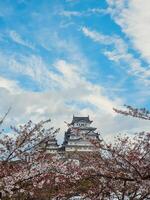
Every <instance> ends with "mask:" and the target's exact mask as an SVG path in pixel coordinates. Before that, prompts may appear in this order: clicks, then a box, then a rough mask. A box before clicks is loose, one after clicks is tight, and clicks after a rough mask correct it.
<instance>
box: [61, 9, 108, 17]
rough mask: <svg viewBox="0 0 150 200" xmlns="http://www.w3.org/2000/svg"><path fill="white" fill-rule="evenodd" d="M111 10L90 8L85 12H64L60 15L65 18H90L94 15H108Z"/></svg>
mask: <svg viewBox="0 0 150 200" xmlns="http://www.w3.org/2000/svg"><path fill="white" fill-rule="evenodd" d="M108 13H109V10H107V9H101V8H90V9H87V10H84V11H74V10H62V11H60V12H59V15H61V16H64V17H69V18H70V17H81V16H82V17H88V16H91V15H93V14H98V15H99V14H100V15H102V14H108Z"/></svg>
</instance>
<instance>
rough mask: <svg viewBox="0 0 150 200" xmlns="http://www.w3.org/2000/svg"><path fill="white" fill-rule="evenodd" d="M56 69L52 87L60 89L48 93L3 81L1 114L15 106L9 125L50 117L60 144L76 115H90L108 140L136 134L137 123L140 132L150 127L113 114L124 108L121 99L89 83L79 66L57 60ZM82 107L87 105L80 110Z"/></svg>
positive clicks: (0, 91) (50, 74)
mask: <svg viewBox="0 0 150 200" xmlns="http://www.w3.org/2000/svg"><path fill="white" fill-rule="evenodd" d="M53 66H54V67H55V68H56V70H57V71H58V73H55V72H53V71H50V73H49V76H50V77H49V84H53V83H54V82H55V84H56V85H57V86H58V87H55V88H50V89H49V90H48V91H46V92H31V91H25V90H23V89H21V88H20V87H19V85H18V83H17V82H15V81H11V80H7V79H4V78H1V79H0V80H1V81H0V83H1V86H2V87H3V88H6V89H5V90H3V88H2V87H1V88H0V97H1V98H0V105H1V107H0V113H5V112H6V110H7V109H8V107H9V106H11V107H12V110H11V112H10V113H9V116H8V118H7V124H9V125H10V124H22V123H24V122H26V121H28V120H29V119H31V120H33V121H34V122H37V121H39V120H41V119H47V118H49V117H50V118H51V119H52V125H54V126H55V127H60V128H61V132H60V134H59V135H58V136H57V137H58V138H59V141H62V140H63V134H64V131H65V129H66V128H67V127H66V126H65V124H64V123H63V122H64V121H68V122H70V121H71V120H72V115H73V114H75V115H79V116H87V115H90V117H91V119H92V120H94V126H96V127H97V128H98V131H100V132H101V133H102V135H103V136H104V137H105V138H107V139H111V138H112V136H113V135H115V134H117V133H118V131H123V132H125V131H127V130H132V131H133V130H134V127H135V126H134V125H135V124H137V129H138V130H140V129H142V128H143V127H144V126H145V127H149V126H148V125H147V124H146V123H143V122H141V123H138V122H137V121H136V120H130V119H129V120H127V119H126V118H121V117H120V116H118V115H116V114H114V113H113V111H112V108H113V107H118V106H119V105H122V104H123V102H122V100H121V99H116V98H115V100H113V101H112V100H111V99H109V97H108V96H106V95H105V93H104V90H103V88H102V87H101V86H99V85H96V84H93V83H91V82H89V81H87V80H86V78H85V77H84V76H83V75H82V73H80V71H78V66H76V65H74V64H71V63H68V62H66V61H65V60H58V61H56V62H55V63H54V64H53ZM41 76H42V74H41ZM12 91H13V92H12ZM17 91H19V92H17ZM78 104H79V105H78ZM80 104H82V105H85V106H83V107H82V106H81V107H80ZM86 104H88V106H86ZM145 127H144V128H145ZM144 128H143V129H144Z"/></svg>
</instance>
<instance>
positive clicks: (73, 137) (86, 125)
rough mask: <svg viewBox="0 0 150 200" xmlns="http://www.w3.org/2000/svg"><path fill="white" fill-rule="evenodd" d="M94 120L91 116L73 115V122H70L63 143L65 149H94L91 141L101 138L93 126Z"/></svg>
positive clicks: (85, 150)
mask: <svg viewBox="0 0 150 200" xmlns="http://www.w3.org/2000/svg"><path fill="white" fill-rule="evenodd" d="M92 122H93V121H91V120H90V119H89V116H88V117H75V116H73V119H72V122H71V123H70V124H68V130H67V131H66V132H65V137H64V142H63V145H62V148H63V149H64V151H66V152H70V151H82V152H89V151H94V149H95V148H94V145H93V144H92V142H91V141H93V140H99V135H98V133H97V132H95V130H96V128H94V127H91V123H92Z"/></svg>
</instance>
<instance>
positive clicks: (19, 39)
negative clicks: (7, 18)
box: [9, 31, 34, 49]
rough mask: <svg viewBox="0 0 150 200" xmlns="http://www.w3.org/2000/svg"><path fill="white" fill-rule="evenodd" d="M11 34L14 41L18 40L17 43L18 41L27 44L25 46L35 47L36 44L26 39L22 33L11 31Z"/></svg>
mask: <svg viewBox="0 0 150 200" xmlns="http://www.w3.org/2000/svg"><path fill="white" fill-rule="evenodd" d="M9 35H10V38H11V39H12V40H13V41H14V42H16V43H18V44H20V45H23V46H25V47H28V48H31V49H34V45H33V44H31V43H30V42H29V41H27V40H24V39H23V38H22V37H21V35H20V34H19V33H17V32H16V31H10V33H9Z"/></svg>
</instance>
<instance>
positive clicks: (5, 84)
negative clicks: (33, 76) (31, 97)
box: [0, 76, 21, 94]
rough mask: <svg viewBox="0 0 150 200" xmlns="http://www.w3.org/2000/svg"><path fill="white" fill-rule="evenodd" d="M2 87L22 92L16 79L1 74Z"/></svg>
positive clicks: (10, 90) (11, 91)
mask: <svg viewBox="0 0 150 200" xmlns="http://www.w3.org/2000/svg"><path fill="white" fill-rule="evenodd" d="M0 88H1V89H5V90H7V91H9V92H10V93H12V94H14V93H20V92H21V89H20V88H19V87H18V84H17V82H16V81H12V80H8V79H6V78H4V77H1V76H0Z"/></svg>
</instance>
